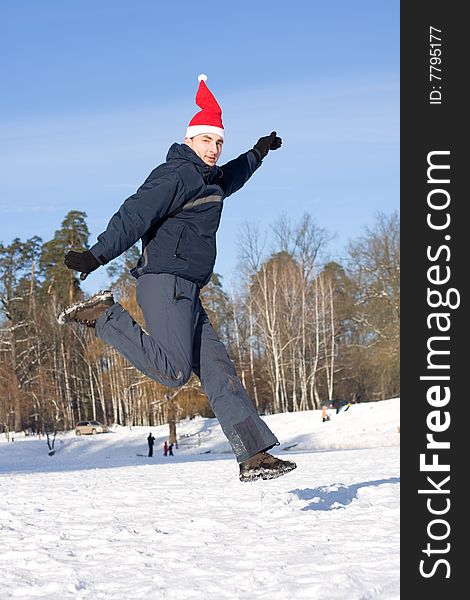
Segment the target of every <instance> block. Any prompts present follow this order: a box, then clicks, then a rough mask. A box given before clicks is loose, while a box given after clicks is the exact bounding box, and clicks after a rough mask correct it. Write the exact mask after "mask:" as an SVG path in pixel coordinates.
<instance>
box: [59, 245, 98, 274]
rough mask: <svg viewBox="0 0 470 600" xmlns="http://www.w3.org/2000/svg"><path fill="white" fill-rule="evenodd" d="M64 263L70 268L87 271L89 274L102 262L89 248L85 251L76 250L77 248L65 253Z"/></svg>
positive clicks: (82, 271)
mask: <svg viewBox="0 0 470 600" xmlns="http://www.w3.org/2000/svg"><path fill="white" fill-rule="evenodd" d="M64 263H65V266H66V267H67V268H68V269H72V270H73V271H80V272H81V273H86V274H87V275H88V273H91V272H92V271H94V270H95V269H97V268H98V267H100V266H101V263H100V262H99V261H98V260H97V259H96V258H95V257H94V256H93V254H92V253H91V252H90V251H89V250H85V252H75V250H69V252H67V254H66V255H65V259H64Z"/></svg>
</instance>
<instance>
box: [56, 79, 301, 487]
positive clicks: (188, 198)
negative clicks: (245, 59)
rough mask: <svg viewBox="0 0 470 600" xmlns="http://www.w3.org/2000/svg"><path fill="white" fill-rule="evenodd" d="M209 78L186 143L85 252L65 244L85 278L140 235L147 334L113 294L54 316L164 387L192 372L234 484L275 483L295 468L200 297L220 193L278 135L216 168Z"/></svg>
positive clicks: (241, 179) (239, 181)
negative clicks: (221, 437)
mask: <svg viewBox="0 0 470 600" xmlns="http://www.w3.org/2000/svg"><path fill="white" fill-rule="evenodd" d="M206 79H207V77H206V76H205V75H200V76H199V88H198V91H197V94H196V104H197V105H198V106H199V108H200V109H201V110H200V111H199V112H197V113H196V115H195V116H194V117H193V118H192V119H191V121H190V122H189V125H188V127H187V129H186V134H185V137H184V142H183V143H182V144H178V143H175V144H173V145H172V146H171V147H170V149H169V151H168V154H167V157H166V162H164V163H163V164H161V165H160V166H158V167H157V168H155V169H154V170H153V171H152V172H151V173H150V175H149V177H148V178H147V179H146V181H145V182H144V183H143V185H142V186H141V187H140V188H139V189H138V190H137V192H136V193H135V194H133V195H132V196H130V197H129V198H127V200H125V201H124V203H123V204H122V205H121V207H120V208H119V209H118V211H117V212H116V213H115V214H114V215H113V216H112V217H111V220H110V221H109V223H108V226H107V228H106V230H105V231H104V232H103V233H101V234H100V235H99V236H98V241H97V243H96V244H95V245H94V246H92V247H91V248H90V250H86V251H80V252H77V251H75V250H70V251H69V252H67V254H66V256H65V261H64V262H65V264H66V266H67V267H68V268H69V269H72V270H75V271H79V272H81V278H82V279H83V278H84V277H86V275H88V274H89V273H91V272H92V271H94V270H95V269H97V268H98V267H100V266H102V265H105V264H107V263H108V262H109V261H111V260H113V259H114V258H116V257H118V256H120V255H121V254H122V253H123V252H125V251H126V250H128V249H129V248H130V247H131V246H133V245H134V244H135V243H136V242H137V241H138V240H139V239H141V241H142V255H141V257H140V259H139V261H138V263H137V265H136V266H135V267H134V268H133V269H132V270H131V273H132V275H133V276H134V277H135V278H136V279H137V289H136V296H137V301H138V303H139V306H140V308H141V309H142V313H143V315H144V319H145V323H146V330H144V329H142V327H141V326H140V325H139V324H138V323H137V322H136V321H135V320H134V319H133V317H132V316H131V315H130V314H129V313H128V312H127V311H126V310H125V309H124V308H123V307H122V306H121V305H120V304H119V303H117V302H115V300H114V298H113V295H112V293H111V292H110V291H104V292H99V293H98V294H95V295H94V296H92V297H91V298H90V299H89V300H87V301H84V302H78V303H76V304H74V305H72V306H69V307H68V308H66V309H64V310H63V311H62V312H61V313H60V314H59V316H58V321H59V323H68V322H76V323H80V324H82V325H85V326H87V327H93V328H94V329H95V332H96V335H97V336H98V337H99V338H100V339H102V340H103V341H104V342H106V343H108V344H109V345H111V346H113V347H114V348H115V349H116V350H118V352H120V353H121V354H122V355H123V356H124V357H126V358H127V360H128V361H129V362H130V363H132V364H133V365H134V366H135V367H136V368H137V369H139V370H140V371H142V373H145V374H146V375H147V376H148V377H150V378H151V379H153V380H154V381H157V382H159V383H161V384H162V385H165V386H169V387H179V386H181V385H184V384H185V383H186V382H187V381H188V380H189V378H190V376H191V373H192V372H194V373H195V374H196V375H197V376H198V377H199V379H200V380H201V385H202V387H203V389H204V391H205V392H206V394H207V396H208V398H209V402H210V404H211V407H212V410H213V411H214V413H215V415H216V417H217V418H218V420H219V422H220V424H221V426H222V429H223V432H224V434H225V435H226V437H227V439H228V441H229V443H230V445H231V447H232V450H233V452H234V454H235V456H236V459H237V461H238V463H239V477H240V480H241V481H253V480H255V479H260V478H261V479H273V478H275V477H279V476H281V475H284V474H285V473H288V472H289V471H292V469H295V468H296V464H295V463H294V462H292V461H287V460H281V459H279V458H276V457H274V456H272V455H271V454H268V453H267V450H269V449H271V448H273V447H274V446H277V445H279V442H278V440H277V438H276V436H275V435H274V433H273V432H272V431H271V430H270V429H269V427H268V426H267V425H266V423H265V422H264V421H263V420H262V419H261V417H260V416H259V415H258V412H257V410H256V407H255V405H254V403H253V402H252V400H251V399H250V398H249V396H248V394H247V392H246V390H245V388H244V387H243V385H242V383H241V381H240V379H239V378H238V376H237V374H236V371H235V367H234V365H233V363H232V361H231V360H230V358H229V356H228V354H227V351H226V349H225V346H224V345H223V344H222V342H221V341H220V340H219V338H218V336H217V334H216V332H215V331H214V329H213V327H212V325H211V323H210V321H209V317H208V316H207V313H206V311H205V310H204V308H203V306H202V304H201V301H200V299H199V293H200V290H201V288H202V287H204V286H205V285H206V284H207V283H208V282H209V280H210V278H211V275H212V272H213V268H214V263H215V259H216V231H217V229H218V227H219V222H220V217H221V214H222V207H223V202H224V200H225V198H228V197H229V196H231V195H232V194H234V193H235V192H236V191H238V190H239V189H240V188H241V187H243V186H244V185H245V183H246V182H247V181H248V179H250V177H251V176H252V175H253V173H254V172H255V171H256V170H257V169H258V167H260V166H261V164H262V161H263V159H264V158H265V157H266V156H267V154H268V153H269V151H270V150H277V149H278V148H280V147H281V143H282V140H281V138H280V137H278V136H277V134H276V132H275V131H273V132H271V134H270V135H267V136H264V137H261V138H259V140H258V141H257V142H256V143H255V145H254V146H253V148H252V149H250V150H248V151H247V152H244V153H243V154H241V155H240V156H239V157H238V158H235V159H234V160H231V161H229V162H228V163H226V164H224V165H222V166H221V167H218V166H217V165H216V163H217V161H218V159H219V157H220V155H221V152H222V146H223V143H224V135H225V132H224V127H223V124H222V109H221V108H220V106H219V104H218V103H217V101H216V99H215V97H214V96H213V95H212V93H211V92H210V90H209V88H208V87H207V85H206V83H205V81H206Z"/></svg>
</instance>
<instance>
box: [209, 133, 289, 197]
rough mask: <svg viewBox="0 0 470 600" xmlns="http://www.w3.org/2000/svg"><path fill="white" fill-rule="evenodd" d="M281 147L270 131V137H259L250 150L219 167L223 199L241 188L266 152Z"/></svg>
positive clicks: (280, 142)
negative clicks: (221, 176) (223, 193)
mask: <svg viewBox="0 0 470 600" xmlns="http://www.w3.org/2000/svg"><path fill="white" fill-rule="evenodd" d="M281 145H282V139H281V138H280V137H278V135H277V133H276V132H275V131H272V132H271V134H270V135H266V136H264V137H261V138H260V139H259V140H258V141H257V142H256V144H255V145H254V146H253V148H252V149H251V150H249V151H248V152H245V153H244V154H241V155H240V156H239V157H238V158H235V159H234V160H231V161H229V162H228V163H226V164H225V165H223V166H222V167H220V168H221V169H222V172H223V189H224V192H225V197H227V196H230V195H231V194H234V193H235V192H236V191H238V190H239V189H240V188H241V187H243V186H244V185H245V183H246V182H247V181H248V179H249V178H250V177H251V176H252V175H253V173H254V172H255V171H256V169H257V168H258V167H259V166H260V165H261V162H262V160H263V159H264V158H265V156H266V155H267V154H268V152H269V151H270V150H277V149H278V148H280V147H281Z"/></svg>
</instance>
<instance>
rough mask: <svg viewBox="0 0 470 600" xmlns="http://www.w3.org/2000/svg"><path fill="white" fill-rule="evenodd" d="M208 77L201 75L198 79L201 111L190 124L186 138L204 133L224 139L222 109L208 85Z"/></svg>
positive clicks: (197, 96)
mask: <svg viewBox="0 0 470 600" xmlns="http://www.w3.org/2000/svg"><path fill="white" fill-rule="evenodd" d="M206 80H207V75H205V74H204V73H201V75H199V77H198V81H199V88H198V90H197V94H196V104H197V105H198V106H199V108H200V109H201V110H200V111H199V112H198V113H196V114H195V115H194V117H193V118H192V119H191V121H190V122H189V125H188V128H187V129H186V137H188V138H192V137H194V136H195V135H202V134H203V133H215V134H217V135H220V137H221V138H223V137H224V126H223V125H222V109H221V108H220V106H219V104H218V102H217V100H216V99H215V98H214V96H213V95H212V93H211V91H210V90H209V88H208V87H207V85H206Z"/></svg>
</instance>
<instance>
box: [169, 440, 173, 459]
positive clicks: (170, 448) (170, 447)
mask: <svg viewBox="0 0 470 600" xmlns="http://www.w3.org/2000/svg"><path fill="white" fill-rule="evenodd" d="M168 454H169V456H173V444H172V443H171V444H170V445H169V446H168Z"/></svg>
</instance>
